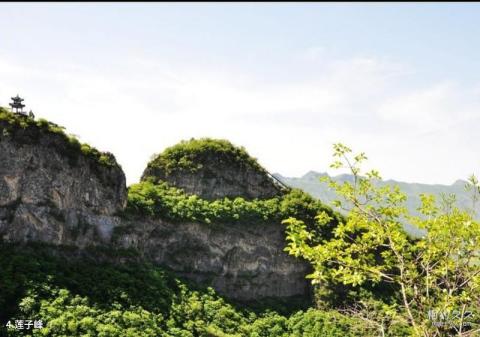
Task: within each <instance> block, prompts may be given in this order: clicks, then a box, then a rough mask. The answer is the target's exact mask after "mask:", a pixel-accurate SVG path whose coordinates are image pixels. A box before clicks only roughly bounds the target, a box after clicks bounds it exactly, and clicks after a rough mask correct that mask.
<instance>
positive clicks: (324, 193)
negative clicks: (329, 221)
mask: <svg viewBox="0 0 480 337" xmlns="http://www.w3.org/2000/svg"><path fill="white" fill-rule="evenodd" d="M274 176H275V177H277V178H278V179H279V180H281V181H282V182H283V183H285V184H286V185H288V186H291V187H297V188H300V189H302V190H304V191H305V192H308V193H310V194H311V195H312V196H314V197H316V198H318V199H320V200H321V201H322V202H323V203H324V204H327V205H329V206H331V202H332V201H333V200H335V199H337V196H336V194H335V192H334V191H332V190H330V189H329V188H328V186H327V184H325V183H323V182H321V181H320V178H321V177H324V176H328V174H327V173H319V172H314V171H310V172H308V173H307V174H305V175H303V176H302V177H300V178H292V177H284V176H282V175H281V174H274ZM334 179H335V180H336V181H339V182H343V181H352V180H353V176H352V175H349V174H341V175H338V176H335V177H334ZM380 184H381V185H386V184H396V185H399V186H400V188H401V190H402V191H403V192H405V193H406V194H407V197H408V198H407V207H408V209H409V210H410V211H411V213H412V214H418V212H417V208H418V206H419V205H420V197H419V195H420V193H430V194H433V195H436V196H440V195H441V194H442V193H445V194H447V195H448V194H451V193H454V194H455V195H456V196H457V201H458V205H459V206H460V207H462V208H463V207H469V206H471V199H470V195H469V193H468V192H466V191H465V184H466V181H464V180H457V181H456V182H455V183H453V184H452V185H439V184H435V185H429V184H418V183H406V182H401V181H395V180H386V181H382V182H381V183H380ZM407 228H408V230H409V231H410V232H412V233H417V232H418V230H416V229H415V228H411V227H410V226H407Z"/></svg>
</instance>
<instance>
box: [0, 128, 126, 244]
mask: <svg viewBox="0 0 480 337" xmlns="http://www.w3.org/2000/svg"><path fill="white" fill-rule="evenodd" d="M27 130H28V129H27ZM27 132H30V133H36V132H37V130H32V129H30V130H28V131H23V130H20V131H18V133H16V134H10V135H8V134H7V135H5V134H3V133H2V135H1V136H0V235H1V237H3V238H4V239H7V240H12V241H28V240H39V241H45V242H51V243H64V244H72V243H75V244H77V245H80V246H83V245H85V244H87V243H89V242H92V243H95V242H98V241H100V242H106V241H108V240H109V236H110V234H109V233H108V232H109V231H110V232H111V231H112V229H113V227H114V224H115V223H117V222H118V221H119V220H118V219H117V218H115V217H113V215H114V214H115V213H117V212H119V211H121V210H122V209H123V208H124V207H125V204H126V187H125V176H124V174H123V171H122V170H121V168H120V167H104V166H101V165H99V164H98V163H92V162H91V160H92V159H90V158H87V157H85V156H82V155H79V156H77V157H75V158H73V159H75V160H74V161H73V160H72V157H70V158H69V157H68V156H67V155H65V153H63V152H64V151H66V150H67V149H66V148H64V147H63V146H65V144H63V143H64V140H61V139H60V137H59V136H58V135H56V134H35V135H33V134H26V133H27ZM22 133H23V134H22ZM62 142H63V143H62Z"/></svg>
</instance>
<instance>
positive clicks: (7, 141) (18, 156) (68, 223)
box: [0, 123, 309, 300]
mask: <svg viewBox="0 0 480 337" xmlns="http://www.w3.org/2000/svg"><path fill="white" fill-rule="evenodd" d="M1 126H2V125H1V123H0V239H3V240H6V241H12V242H26V241H41V242H47V243H52V244H63V245H73V246H76V247H79V248H82V247H85V246H87V245H103V244H104V245H114V246H116V247H124V248H136V249H138V250H139V251H140V252H142V254H143V255H144V256H145V257H146V258H148V259H150V260H152V261H154V262H155V263H157V264H159V265H162V266H166V267H168V268H170V269H172V270H174V271H175V272H177V273H178V274H179V275H182V276H185V277H187V278H190V279H192V280H195V281H198V282H201V283H203V284H207V285H211V286H213V287H214V288H215V289H216V290H217V291H219V292H220V293H221V294H224V295H226V296H227V297H230V298H235V299H239V300H252V299H261V298H265V297H277V298H278V297H290V296H299V295H300V296H303V295H306V294H308V293H309V285H308V282H307V281H306V280H305V274H306V273H307V269H308V266H307V264H305V263H303V262H302V261H300V260H298V259H294V258H292V257H290V256H288V255H287V254H286V253H285V252H283V248H284V247H285V241H284V240H285V239H284V233H283V231H284V227H283V226H282V225H280V224H271V225H265V226H250V225H248V224H244V225H236V226H222V225H214V224H212V225H202V224H197V223H183V224H178V223H175V224H173V223H168V222H165V221H162V220H154V219H146V218H144V219H138V221H134V222H133V221H131V220H130V221H127V220H125V219H123V218H121V217H119V216H116V213H117V212H121V211H122V210H123V209H124V207H125V204H126V188H125V177H124V174H123V172H122V170H121V168H120V167H118V166H114V167H106V166H101V165H98V163H92V162H91V159H90V158H87V157H85V156H81V155H80V156H72V155H71V154H70V153H69V151H68V147H66V145H65V144H64V143H65V140H64V139H61V138H59V137H57V136H58V135H55V134H43V133H38V132H37V131H38V130H37V131H36V130H26V131H25V130H22V129H19V130H18V132H17V133H15V134H8V133H5V132H2V128H1ZM35 132H37V134H35ZM30 133H32V134H30ZM218 169H219V172H220V171H221V172H222V173H221V175H217V176H216V177H215V178H208V177H207V176H203V178H201V179H200V180H198V175H197V176H189V177H187V176H183V177H178V179H179V180H176V181H177V182H178V184H179V185H182V186H184V187H188V188H189V192H190V193H198V194H203V195H209V196H210V197H219V196H225V195H243V194H244V193H247V194H248V195H250V196H268V195H270V194H276V193H278V190H277V189H276V187H272V186H271V185H268V184H267V185H265V186H264V185H262V184H263V183H262V181H264V180H262V179H264V177H263V178H262V177H260V176H258V175H256V174H255V173H254V172H253V171H252V172H251V171H249V170H244V171H243V172H242V173H240V174H236V173H235V172H234V171H233V170H232V169H228V168H227V167H223V166H221V165H220V166H219V168H218ZM204 174H205V175H207V171H205V173H204ZM219 174H220V173H219ZM232 181H233V182H240V181H247V182H248V183H247V184H236V183H232V184H231V183H230V182H232ZM239 186H243V187H241V188H240V187H239ZM245 186H247V187H245ZM244 188H246V189H244Z"/></svg>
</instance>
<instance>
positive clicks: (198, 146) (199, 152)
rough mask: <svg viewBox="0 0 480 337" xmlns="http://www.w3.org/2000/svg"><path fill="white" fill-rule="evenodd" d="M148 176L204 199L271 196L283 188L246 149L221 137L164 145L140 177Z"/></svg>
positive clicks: (268, 197) (264, 197)
mask: <svg viewBox="0 0 480 337" xmlns="http://www.w3.org/2000/svg"><path fill="white" fill-rule="evenodd" d="M149 177H152V178H154V179H155V180H157V181H158V180H160V181H165V182H167V183H168V184H169V185H171V186H175V187H177V188H181V189H183V190H184V191H185V192H186V193H188V194H195V195H198V196H199V197H201V198H202V199H207V200H214V199H223V198H225V197H227V198H235V197H243V198H244V199H255V198H258V199H270V198H273V197H275V196H279V195H281V194H282V191H283V190H284V188H285V186H282V185H281V183H280V182H278V181H276V180H275V179H274V178H272V177H271V176H270V175H269V174H268V172H267V171H265V169H263V168H262V167H261V166H260V165H259V164H258V163H257V162H256V160H255V159H254V158H252V157H251V156H250V155H249V154H248V153H247V152H246V151H245V149H243V148H239V147H237V146H234V145H233V144H231V143H230V142H229V141H227V140H223V139H210V138H203V139H198V140H196V139H191V140H190V141H184V142H181V143H179V144H177V145H175V146H173V147H171V148H167V149H166V150H165V151H164V152H163V153H162V154H160V155H158V156H157V157H156V158H154V159H153V160H152V161H151V162H150V163H148V166H147V168H146V169H145V171H144V172H143V175H142V180H145V179H147V178H149Z"/></svg>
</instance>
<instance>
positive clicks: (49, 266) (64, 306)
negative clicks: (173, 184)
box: [0, 244, 399, 337]
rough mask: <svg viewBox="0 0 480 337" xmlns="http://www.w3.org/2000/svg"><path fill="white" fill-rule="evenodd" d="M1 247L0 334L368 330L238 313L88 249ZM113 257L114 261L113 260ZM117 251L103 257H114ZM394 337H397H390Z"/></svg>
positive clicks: (337, 321) (207, 292)
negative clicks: (23, 325)
mask: <svg viewBox="0 0 480 337" xmlns="http://www.w3.org/2000/svg"><path fill="white" fill-rule="evenodd" d="M52 249H53V248H52V247H48V246H44V245H39V244H36V245H33V244H30V245H29V246H21V247H20V246H14V245H9V244H2V245H0V270H1V271H2V272H1V273H0V308H2V310H1V311H0V321H1V322H2V327H1V328H0V329H3V330H0V335H5V334H6V335H8V336H22V335H24V334H31V333H32V331H33V335H34V336H52V337H57V336H69V337H75V336H82V337H94V336H95V337H97V336H98V337H107V336H108V337H115V336H131V337H142V336H144V337H147V336H148V337H153V336H165V337H167V336H169V337H194V336H199V337H225V336H230V337H233V336H238V337H240V336H241V337H243V336H251V337H261V336H264V337H276V336H277V337H280V336H281V337H289V336H294V337H333V336H335V337H340V336H342V337H354V336H372V334H373V332H372V331H373V330H372V329H373V327H372V326H370V325H368V324H366V323H364V322H363V321H362V320H360V319H357V318H350V317H348V316H345V315H342V314H340V313H338V312H335V311H319V310H315V309H308V310H307V311H297V312H294V313H292V314H290V315H288V316H285V315H281V314H279V313H277V312H275V311H271V310H267V311H261V312H258V311H254V310H250V309H239V308H238V307H236V306H234V305H232V304H229V303H228V302H227V301H225V300H224V299H222V298H221V297H219V296H218V295H216V294H215V292H214V291H213V290H212V289H211V288H207V289H193V288H192V287H191V286H189V285H188V284H187V283H185V282H183V281H181V280H179V279H177V278H175V277H173V276H172V275H170V274H169V273H168V272H166V271H164V270H162V269H161V268H158V267H154V266H152V265H150V264H148V263H145V262H140V261H138V260H137V261H136V262H135V263H133V262H132V263H125V264H122V265H118V264H111V263H109V262H106V260H105V259H103V258H102V259H100V258H96V260H93V259H92V256H99V255H101V256H104V254H103V253H98V252H97V251H96V250H94V249H93V248H91V249H93V250H92V251H89V252H88V253H89V254H88V255H87V256H90V257H86V256H84V257H83V258H81V259H80V258H78V257H74V256H75V254H77V253H78V252H76V251H75V250H72V249H67V248H66V247H65V248H63V249H62V248H60V250H59V249H58V248H56V250H55V252H56V254H52ZM115 254H117V255H115ZM118 254H120V252H114V251H111V252H109V256H116V258H120V257H122V256H121V255H120V256H119V255H118ZM15 319H17V320H20V319H21V320H27V319H32V320H42V321H43V325H44V327H43V328H42V329H35V330H15V329H10V330H9V331H8V332H6V328H5V324H6V322H7V321H8V320H10V321H11V323H12V324H13V325H14V324H15ZM2 331H3V333H2ZM391 336H399V335H391Z"/></svg>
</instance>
